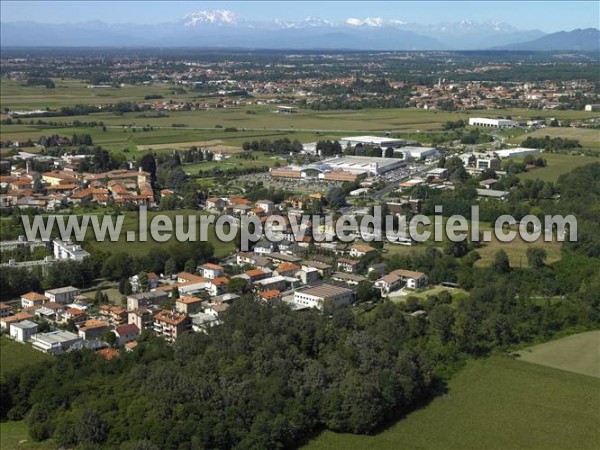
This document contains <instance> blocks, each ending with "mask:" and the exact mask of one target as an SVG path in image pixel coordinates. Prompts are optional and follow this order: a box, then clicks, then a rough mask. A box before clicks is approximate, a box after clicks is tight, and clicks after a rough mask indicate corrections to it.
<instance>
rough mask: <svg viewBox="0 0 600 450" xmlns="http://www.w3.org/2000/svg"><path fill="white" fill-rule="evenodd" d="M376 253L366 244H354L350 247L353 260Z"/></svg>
mask: <svg viewBox="0 0 600 450" xmlns="http://www.w3.org/2000/svg"><path fill="white" fill-rule="evenodd" d="M374 251H376V250H375V249H374V248H373V247H369V246H368V245H364V244H352V245H351V246H350V252H349V254H350V256H351V257H353V258H362V257H363V256H365V255H368V254H370V253H372V252H374Z"/></svg>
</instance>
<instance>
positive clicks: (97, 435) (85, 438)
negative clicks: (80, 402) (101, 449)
mask: <svg viewBox="0 0 600 450" xmlns="http://www.w3.org/2000/svg"><path fill="white" fill-rule="evenodd" d="M107 431H108V430H107V427H106V423H105V422H104V420H103V419H102V416H101V415H100V414H99V413H98V412H97V411H96V410H93V409H86V410H84V411H83V412H82V413H81V415H80V416H79V420H78V421H77V436H78V440H79V442H81V443H84V444H100V443H102V442H104V441H105V440H106V436H107Z"/></svg>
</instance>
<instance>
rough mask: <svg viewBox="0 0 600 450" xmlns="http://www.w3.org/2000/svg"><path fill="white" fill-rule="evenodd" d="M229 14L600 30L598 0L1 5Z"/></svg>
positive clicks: (45, 16)
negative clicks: (492, 22)
mask: <svg viewBox="0 0 600 450" xmlns="http://www.w3.org/2000/svg"><path fill="white" fill-rule="evenodd" d="M209 9H226V10H230V11H233V12H234V13H236V14H237V15H238V16H239V17H240V18H243V19H247V20H268V19H284V20H300V19H304V18H306V17H307V16H316V17H321V18H323V19H328V20H332V21H343V20H345V19H347V18H349V17H357V18H365V17H381V18H383V19H401V20H403V21H405V22H418V23H424V24H432V23H439V22H454V21H459V20H462V19H469V20H473V21H488V20H495V21H504V22H507V23H509V24H511V25H514V26H516V27H517V28H521V29H540V30H542V31H545V32H553V31H559V30H572V29H574V28H589V27H595V28H597V27H598V25H599V22H600V3H599V2H598V1H595V0H594V1H581V2H573V1H565V2H560V1H559V2H551V1H539V0H538V1H530V2H520V1H504V2H492V1H477V2H475V1H472V2H450V1H441V2H366V1H362V2H336V1H330V2H320V1H318V2H317V1H314V2H313V1H302V2H253V1H239V2H199V1H189V2H160V1H125V2H123V1H112V2H109V1H105V2H98V1H71V2H63V1H10V0H2V2H1V3H0V12H1V17H2V22H15V21H20V20H28V21H37V22H46V23H65V22H84V21H89V20H100V21H103V22H108V23H159V22H169V21H175V20H179V19H181V18H183V17H184V16H185V15H186V14H188V13H190V12H194V11H199V10H209Z"/></svg>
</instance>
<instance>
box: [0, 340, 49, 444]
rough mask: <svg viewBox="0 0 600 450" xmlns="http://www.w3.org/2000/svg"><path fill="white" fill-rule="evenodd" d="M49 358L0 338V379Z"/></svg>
mask: <svg viewBox="0 0 600 450" xmlns="http://www.w3.org/2000/svg"><path fill="white" fill-rule="evenodd" d="M50 358H51V356H49V355H47V354H46V353H42V352H40V351H37V350H34V349H33V348H32V347H31V346H30V345H29V344H21V343H20V342H15V341H13V340H11V339H9V338H8V337H6V336H2V337H1V338H0V377H2V376H3V375H4V374H6V373H8V372H12V371H13V370H17V369H20V368H21V367H25V366H28V365H30V364H35V363H37V362H39V361H47V360H49V359H50ZM2 449H4V447H2Z"/></svg>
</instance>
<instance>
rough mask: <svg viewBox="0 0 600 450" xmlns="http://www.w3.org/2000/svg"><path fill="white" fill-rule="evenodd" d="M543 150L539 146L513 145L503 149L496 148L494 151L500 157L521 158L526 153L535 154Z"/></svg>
mask: <svg viewBox="0 0 600 450" xmlns="http://www.w3.org/2000/svg"><path fill="white" fill-rule="evenodd" d="M543 151H544V150H543V149H541V148H526V147H514V148H507V149H505V150H496V151H495V152H494V153H496V155H498V156H499V157H500V158H522V157H523V156H527V155H537V154H538V153H542V152H543Z"/></svg>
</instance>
